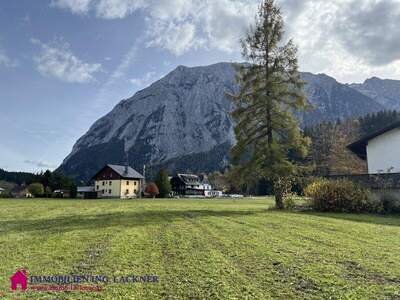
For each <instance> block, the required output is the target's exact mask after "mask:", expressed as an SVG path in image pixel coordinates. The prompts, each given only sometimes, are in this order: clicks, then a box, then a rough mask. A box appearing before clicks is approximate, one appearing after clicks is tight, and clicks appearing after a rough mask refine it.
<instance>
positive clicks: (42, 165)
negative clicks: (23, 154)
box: [24, 159, 57, 169]
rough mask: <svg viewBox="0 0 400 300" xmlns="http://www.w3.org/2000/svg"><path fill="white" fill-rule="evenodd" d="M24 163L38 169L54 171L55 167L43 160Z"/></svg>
mask: <svg viewBox="0 0 400 300" xmlns="http://www.w3.org/2000/svg"><path fill="white" fill-rule="evenodd" d="M24 163H26V164H29V165H33V166H35V167H38V168H48V169H55V168H56V167H57V165H55V164H52V163H49V162H46V161H43V160H29V159H28V160H25V161H24Z"/></svg>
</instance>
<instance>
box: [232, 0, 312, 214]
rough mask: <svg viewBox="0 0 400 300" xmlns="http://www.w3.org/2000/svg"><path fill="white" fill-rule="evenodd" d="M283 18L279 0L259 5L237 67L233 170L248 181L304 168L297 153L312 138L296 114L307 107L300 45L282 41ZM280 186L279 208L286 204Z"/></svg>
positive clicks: (277, 178) (275, 178)
mask: <svg viewBox="0 0 400 300" xmlns="http://www.w3.org/2000/svg"><path fill="white" fill-rule="evenodd" d="M283 28H284V22H283V17H282V13H281V10H280V8H279V7H278V6H277V5H276V3H275V1H274V0H265V1H263V2H262V3H261V5H260V7H259V11H258V14H257V16H256V20H255V24H254V25H253V26H251V27H250V29H249V31H248V33H247V35H246V37H245V38H244V39H243V40H242V41H241V45H242V54H243V57H244V59H245V60H246V61H247V63H245V64H240V65H238V66H237V69H238V70H237V71H238V72H237V82H238V84H239V86H240V92H239V93H238V94H237V95H230V96H231V98H232V99H233V101H234V103H235V105H236V109H235V110H234V112H233V114H232V115H233V118H234V119H235V122H236V127H235V134H236V139H237V144H236V145H235V146H234V148H233V149H232V153H231V158H232V161H233V164H234V167H233V169H232V172H231V174H235V175H236V176H237V177H239V178H240V179H241V180H242V183H244V182H254V181H256V180H258V179H263V178H264V179H268V180H270V181H272V182H278V181H279V182H280V181H281V180H282V177H288V176H291V175H293V174H294V173H296V171H298V170H299V166H298V165H297V164H296V158H302V157H304V156H305V155H306V152H307V147H308V144H309V140H308V138H305V137H304V136H303V135H302V132H301V130H300V128H299V124H298V121H297V120H296V118H295V117H294V116H293V113H295V112H297V111H300V110H304V109H306V108H307V106H308V105H307V99H306V98H305V95H304V93H303V86H304V82H303V81H302V80H301V79H300V75H299V72H298V62H297V47H296V46H295V45H294V44H293V42H292V41H291V40H290V41H288V42H287V43H283V35H284V30H283ZM282 196H283V195H282V193H280V192H279V191H277V190H275V198H276V207H277V208H279V209H282V208H283V199H282V198H283V197H282Z"/></svg>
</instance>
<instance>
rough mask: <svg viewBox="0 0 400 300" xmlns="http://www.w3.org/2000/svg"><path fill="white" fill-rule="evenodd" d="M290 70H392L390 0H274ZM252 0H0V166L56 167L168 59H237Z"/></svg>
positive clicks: (345, 75) (394, 29)
mask: <svg viewBox="0 0 400 300" xmlns="http://www.w3.org/2000/svg"><path fill="white" fill-rule="evenodd" d="M277 3H278V5H279V6H280V7H281V8H282V12H283V14H284V17H285V21H286V35H285V38H292V39H293V40H294V42H295V43H296V44H297V45H298V47H299V64H300V70H301V71H308V72H313V73H325V74H327V75H330V76H332V77H334V78H336V79H337V80H338V81H340V82H344V83H352V82H362V81H364V80H365V79H367V78H370V77H372V76H378V77H381V78H390V79H400V50H399V49H400V26H398V20H399V17H400V0H363V1H360V0H301V1H300V0H277ZM258 5H259V1H256V0H41V1H32V0H18V1H13V0H4V1H0V133H1V134H0V168H3V169H6V170H13V171H30V172H37V171H39V170H45V169H51V170H53V169H54V168H56V167H57V166H58V165H60V163H61V162H62V160H63V159H64V158H65V157H66V156H67V155H68V154H69V153H70V151H71V149H72V146H73V145H74V143H75V142H76V141H77V139H78V138H79V137H81V136H82V135H83V134H84V133H85V132H86V131H87V130H88V129H89V128H90V126H91V125H92V124H93V123H94V122H95V121H96V120H97V119H99V118H100V117H102V116H103V115H105V114H106V113H108V112H109V111H110V110H111V109H112V108H113V107H114V106H115V105H116V104H117V103H118V102H119V101H121V100H122V99H127V98H129V97H131V96H132V95H133V94H134V93H135V92H136V91H138V90H140V89H143V88H145V87H146V86H148V85H149V84H150V83H152V82H154V81H156V80H158V79H159V78H161V77H163V76H164V75H166V74H167V73H168V72H170V71H172V70H173V69H175V68H176V67H177V66H179V65H186V66H199V65H208V64H212V63H216V62H221V61H232V62H233V61H241V60H242V59H241V55H240V46H239V40H240V38H241V37H242V36H243V35H244V34H245V33H246V30H247V28H248V27H249V25H250V24H251V23H252V22H253V20H254V16H255V14H256V12H257V6H258Z"/></svg>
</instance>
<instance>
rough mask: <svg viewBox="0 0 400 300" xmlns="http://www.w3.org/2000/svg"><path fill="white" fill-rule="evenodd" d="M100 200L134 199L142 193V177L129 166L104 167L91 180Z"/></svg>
mask: <svg viewBox="0 0 400 300" xmlns="http://www.w3.org/2000/svg"><path fill="white" fill-rule="evenodd" d="M92 179H93V180H94V192H96V193H98V195H99V197H100V198H120V199H130V198H136V197H137V196H138V195H139V194H140V193H141V191H142V185H143V181H144V177H143V175H141V174H140V173H138V172H137V171H136V170H134V169H132V168H131V167H129V166H118V165H106V166H105V167H104V168H102V169H101V170H100V171H99V172H98V173H97V174H96V175H94V176H93V178H92Z"/></svg>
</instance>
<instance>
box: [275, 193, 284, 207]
mask: <svg viewBox="0 0 400 300" xmlns="http://www.w3.org/2000/svg"><path fill="white" fill-rule="evenodd" d="M275 206H276V208H277V209H284V205H283V195H282V194H281V193H275Z"/></svg>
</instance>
